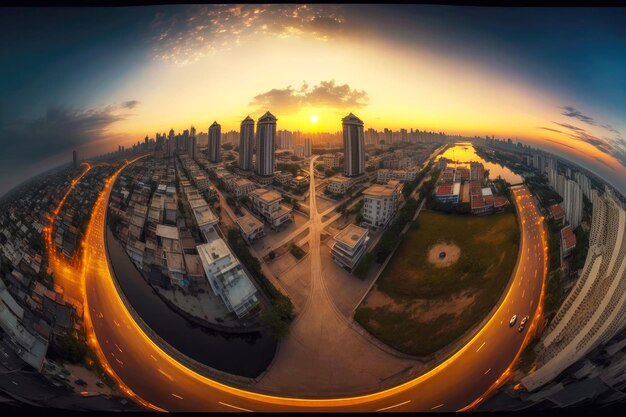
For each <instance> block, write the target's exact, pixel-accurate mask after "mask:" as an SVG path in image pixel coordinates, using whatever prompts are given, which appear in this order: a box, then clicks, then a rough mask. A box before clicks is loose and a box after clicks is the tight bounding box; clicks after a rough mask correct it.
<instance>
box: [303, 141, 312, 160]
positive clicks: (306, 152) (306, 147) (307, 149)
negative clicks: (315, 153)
mask: <svg viewBox="0 0 626 417" xmlns="http://www.w3.org/2000/svg"><path fill="white" fill-rule="evenodd" d="M312 149H313V146H312V143H311V138H305V139H304V157H305V158H308V157H309V156H311V154H312Z"/></svg>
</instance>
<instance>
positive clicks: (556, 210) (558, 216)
mask: <svg viewBox="0 0 626 417" xmlns="http://www.w3.org/2000/svg"><path fill="white" fill-rule="evenodd" d="M548 211H550V215H551V216H552V218H553V219H554V220H556V221H557V222H560V221H563V218H564V217H565V211H564V210H563V207H561V205H560V204H554V205H552V206H550V207H548Z"/></svg>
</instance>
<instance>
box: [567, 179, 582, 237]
mask: <svg viewBox="0 0 626 417" xmlns="http://www.w3.org/2000/svg"><path fill="white" fill-rule="evenodd" d="M563 208H564V209H565V218H566V219H567V222H568V223H569V224H570V225H571V226H572V228H573V229H575V228H576V227H578V225H579V224H580V222H581V220H582V218H583V192H582V190H581V189H580V187H579V186H578V184H576V182H575V181H572V180H570V179H567V178H566V179H565V190H564V193H563Z"/></svg>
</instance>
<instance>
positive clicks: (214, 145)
mask: <svg viewBox="0 0 626 417" xmlns="http://www.w3.org/2000/svg"><path fill="white" fill-rule="evenodd" d="M221 142H222V127H221V126H220V125H219V124H218V123H217V122H213V124H212V125H211V126H210V127H209V146H208V148H207V158H208V159H209V161H210V162H213V163H218V162H220V161H221V160H222V158H221V151H222V143H221Z"/></svg>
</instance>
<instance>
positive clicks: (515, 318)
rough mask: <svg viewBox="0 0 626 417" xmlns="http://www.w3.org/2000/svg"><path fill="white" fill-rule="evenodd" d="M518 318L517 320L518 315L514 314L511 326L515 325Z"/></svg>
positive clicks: (510, 322)
mask: <svg viewBox="0 0 626 417" xmlns="http://www.w3.org/2000/svg"><path fill="white" fill-rule="evenodd" d="M516 320H517V315H516V314H514V315H513V317H511V320H509V327H513V325H514V324H515V321H516Z"/></svg>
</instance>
